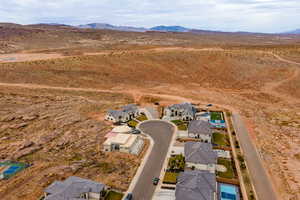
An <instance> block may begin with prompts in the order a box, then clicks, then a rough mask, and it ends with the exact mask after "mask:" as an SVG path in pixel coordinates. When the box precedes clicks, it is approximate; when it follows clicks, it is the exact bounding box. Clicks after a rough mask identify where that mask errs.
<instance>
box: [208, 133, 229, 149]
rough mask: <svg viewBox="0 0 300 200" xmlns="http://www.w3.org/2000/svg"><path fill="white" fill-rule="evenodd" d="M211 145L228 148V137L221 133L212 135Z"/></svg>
mask: <svg viewBox="0 0 300 200" xmlns="http://www.w3.org/2000/svg"><path fill="white" fill-rule="evenodd" d="M212 143H213V144H216V145H219V146H226V147H230V142H229V138H228V136H227V135H225V134H222V133H213V136H212Z"/></svg>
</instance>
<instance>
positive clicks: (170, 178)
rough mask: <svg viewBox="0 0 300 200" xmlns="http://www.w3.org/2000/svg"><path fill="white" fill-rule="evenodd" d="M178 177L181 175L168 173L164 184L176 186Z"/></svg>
mask: <svg viewBox="0 0 300 200" xmlns="http://www.w3.org/2000/svg"><path fill="white" fill-rule="evenodd" d="M178 175H179V173H177V172H166V173H165V176H164V179H163V183H166V184H176V183H177V177H178Z"/></svg>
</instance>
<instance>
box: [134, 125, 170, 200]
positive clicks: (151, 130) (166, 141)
mask: <svg viewBox="0 0 300 200" xmlns="http://www.w3.org/2000/svg"><path fill="white" fill-rule="evenodd" d="M139 128H140V129H141V130H142V131H143V132H144V133H146V134H148V135H149V136H151V137H152V139H153V141H154V146H153V149H152V151H151V153H150V155H149V159H148V160H147V162H146V165H145V166H144V169H143V171H142V173H141V175H140V177H139V179H138V181H137V183H136V185H135V188H134V189H133V192H132V193H133V199H134V200H151V198H152V196H153V194H154V191H155V186H154V185H153V184H152V179H153V178H154V177H159V175H160V172H161V169H162V167H163V163H164V161H165V158H166V156H167V153H168V148H169V146H170V142H171V140H172V136H173V131H174V127H173V126H172V125H171V124H169V123H167V122H164V121H149V122H144V123H142V124H141V125H140V127H139Z"/></svg>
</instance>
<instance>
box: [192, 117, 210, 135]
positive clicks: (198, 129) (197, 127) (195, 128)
mask: <svg viewBox="0 0 300 200" xmlns="http://www.w3.org/2000/svg"><path fill="white" fill-rule="evenodd" d="M188 132H189V133H200V134H204V135H212V130H211V127H210V124H209V122H207V121H204V120H193V121H191V122H190V123H189V126H188Z"/></svg>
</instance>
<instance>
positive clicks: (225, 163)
mask: <svg viewBox="0 0 300 200" xmlns="http://www.w3.org/2000/svg"><path fill="white" fill-rule="evenodd" d="M218 165H223V166H225V167H226V169H227V170H226V171H225V172H217V176H220V177H221V178H228V179H233V178H236V176H235V173H234V170H233V163H232V161H231V160H228V159H225V158H218Z"/></svg>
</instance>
